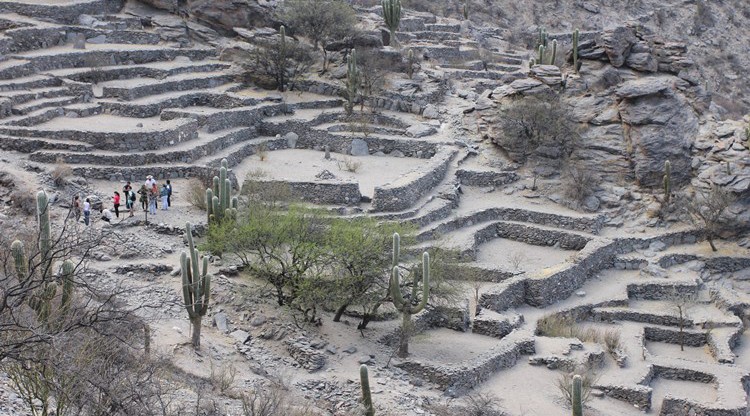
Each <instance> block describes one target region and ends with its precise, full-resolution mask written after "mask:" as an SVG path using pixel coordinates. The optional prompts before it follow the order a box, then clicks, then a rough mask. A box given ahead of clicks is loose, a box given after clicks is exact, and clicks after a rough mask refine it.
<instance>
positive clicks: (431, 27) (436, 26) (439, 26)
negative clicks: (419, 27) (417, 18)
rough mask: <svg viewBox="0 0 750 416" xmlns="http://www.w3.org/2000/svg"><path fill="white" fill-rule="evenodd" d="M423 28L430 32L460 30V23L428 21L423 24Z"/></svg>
mask: <svg viewBox="0 0 750 416" xmlns="http://www.w3.org/2000/svg"><path fill="white" fill-rule="evenodd" d="M425 30H427V31H432V32H452V33H459V32H461V24H460V23H455V24H444V23H428V24H426V25H425Z"/></svg>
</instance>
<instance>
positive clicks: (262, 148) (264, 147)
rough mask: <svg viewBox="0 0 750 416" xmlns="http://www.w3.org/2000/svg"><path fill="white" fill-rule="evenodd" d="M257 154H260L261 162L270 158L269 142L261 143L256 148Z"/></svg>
mask: <svg viewBox="0 0 750 416" xmlns="http://www.w3.org/2000/svg"><path fill="white" fill-rule="evenodd" d="M255 154H256V155H258V159H260V161H261V162H265V161H266V160H267V159H268V144H267V143H265V142H264V143H261V144H259V145H258V147H257V148H256V149H255Z"/></svg>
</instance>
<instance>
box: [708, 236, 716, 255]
mask: <svg viewBox="0 0 750 416" xmlns="http://www.w3.org/2000/svg"><path fill="white" fill-rule="evenodd" d="M706 239H707V240H708V244H709V245H710V246H711V250H713V251H717V250H716V246H715V245H714V235H713V234H712V233H708V236H707V237H706Z"/></svg>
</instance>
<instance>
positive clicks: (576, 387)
mask: <svg viewBox="0 0 750 416" xmlns="http://www.w3.org/2000/svg"><path fill="white" fill-rule="evenodd" d="M582 390H583V379H582V378H581V376H579V375H578V374H576V375H574V376H573V391H572V393H571V395H570V398H571V401H572V402H573V403H572V405H573V416H583V395H582Z"/></svg>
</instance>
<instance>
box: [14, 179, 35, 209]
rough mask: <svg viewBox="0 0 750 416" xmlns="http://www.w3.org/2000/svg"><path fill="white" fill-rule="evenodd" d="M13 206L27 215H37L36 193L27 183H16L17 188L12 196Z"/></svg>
mask: <svg viewBox="0 0 750 416" xmlns="http://www.w3.org/2000/svg"><path fill="white" fill-rule="evenodd" d="M10 198H11V200H12V201H13V206H14V207H16V208H18V209H19V210H21V212H23V213H24V214H26V215H32V214H36V193H35V192H33V191H32V190H31V187H30V186H28V185H27V184H25V183H22V184H19V183H16V187H15V189H14V190H13V192H12V193H11V194H10Z"/></svg>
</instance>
